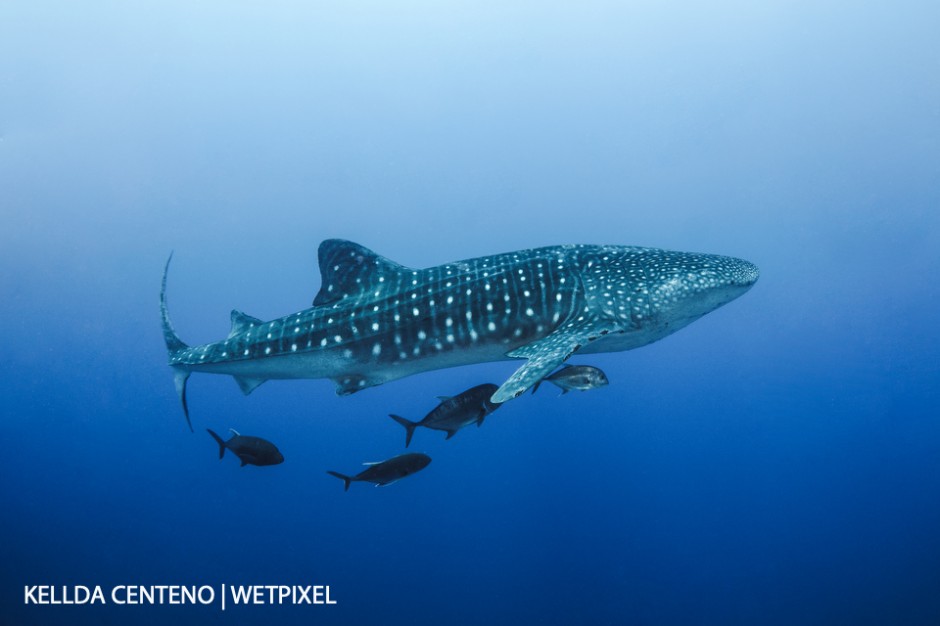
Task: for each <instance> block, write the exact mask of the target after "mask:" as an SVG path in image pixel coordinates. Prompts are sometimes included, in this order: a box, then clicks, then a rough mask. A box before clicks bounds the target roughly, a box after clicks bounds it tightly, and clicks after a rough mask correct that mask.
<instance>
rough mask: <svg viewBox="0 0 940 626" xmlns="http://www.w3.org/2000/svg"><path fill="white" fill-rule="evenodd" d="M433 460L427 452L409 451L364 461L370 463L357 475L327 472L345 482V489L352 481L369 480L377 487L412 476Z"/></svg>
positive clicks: (368, 481) (347, 488) (345, 489)
mask: <svg viewBox="0 0 940 626" xmlns="http://www.w3.org/2000/svg"><path fill="white" fill-rule="evenodd" d="M430 462H431V457H429V456H428V455H426V454H421V453H420V452H409V453H407V454H400V455H398V456H394V457H392V458H390V459H388V460H387V461H379V462H376V463H364V464H363V465H368V466H369V467H367V468H366V469H364V470H362V471H361V472H359V473H358V474H356V475H355V476H347V475H345V474H340V473H339V472H333V471H330V470H327V472H326V473H327V474H329V475H330V476H336V477H337V478H339V479H340V480H342V481H343V483H344V491H349V484H350V483H352V482H359V481H362V482H367V483H375V486H376V487H383V486H385V485H391V484H392V483H394V482H396V481H398V480H401V479H402V478H404V477H405V476H410V475H412V474H414V473H415V472H420V471H421V470H423V469H424V468H425V467H427V466H428V464H429V463H430Z"/></svg>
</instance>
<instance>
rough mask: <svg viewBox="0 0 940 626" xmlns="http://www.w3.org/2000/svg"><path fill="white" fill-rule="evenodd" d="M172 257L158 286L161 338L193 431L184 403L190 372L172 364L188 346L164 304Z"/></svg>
mask: <svg viewBox="0 0 940 626" xmlns="http://www.w3.org/2000/svg"><path fill="white" fill-rule="evenodd" d="M172 259H173V253H172V252H171V253H170V256H169V258H168V259H167V260H166V265H165V266H163V282H162V283H161V286H160V317H161V320H162V322H163V340H164V341H165V342H166V351H167V354H168V356H169V358H170V365H171V367H173V382H174V383H175V384H176V394H177V395H178V396H179V398H180V403H181V404H182V405H183V415H185V416H186V423H187V424H188V425H189V430H190V432H193V423H192V422H191V421H190V419H189V407H188V406H187V405H186V381H187V380H188V379H189V374H190V372H189V371H187V370H185V369H183V368H182V367H180V366H178V365H173V360H174V357H175V356H176V355H177V354H179V353H180V352H182V351H183V350H186V349H187V348H189V346H188V345H186V344H185V343H183V340H182V339H180V338H179V335H177V334H176V331H175V330H173V323H172V322H171V321H170V312H169V310H168V309H167V306H166V275H167V272H169V270H170V261H171V260H172Z"/></svg>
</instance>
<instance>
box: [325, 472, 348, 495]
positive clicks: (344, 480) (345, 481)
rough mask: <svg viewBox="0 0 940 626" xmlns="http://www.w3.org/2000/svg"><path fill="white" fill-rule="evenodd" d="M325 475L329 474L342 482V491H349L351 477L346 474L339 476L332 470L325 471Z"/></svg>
mask: <svg viewBox="0 0 940 626" xmlns="http://www.w3.org/2000/svg"><path fill="white" fill-rule="evenodd" d="M326 473H327V474H329V475H330V476H336V477H337V478H339V479H340V480H342V481H343V483H344V485H343V491H349V484H350V483H351V482H352V478H351V477H349V476H347V475H346V474H340V473H339V472H334V471H332V470H326Z"/></svg>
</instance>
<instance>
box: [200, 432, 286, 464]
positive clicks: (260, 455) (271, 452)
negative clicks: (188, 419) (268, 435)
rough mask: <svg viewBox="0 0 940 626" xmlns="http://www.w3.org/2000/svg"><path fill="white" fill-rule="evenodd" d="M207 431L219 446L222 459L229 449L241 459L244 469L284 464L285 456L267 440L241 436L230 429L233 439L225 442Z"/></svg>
mask: <svg viewBox="0 0 940 626" xmlns="http://www.w3.org/2000/svg"><path fill="white" fill-rule="evenodd" d="M206 430H207V431H208V432H209V434H210V435H212V438H213V439H215V441H216V443H218V444H219V458H220V459H221V458H222V457H223V456H225V450H226V448H227V449H229V450H231V451H232V454H234V455H235V456H237V457H238V458H239V460H240V461H241V462H242V467H244V466H246V465H277V464H279V463H283V462H284V455H282V454H281V451H280V450H278V449H277V446H276V445H274V444H273V443H271V442H270V441H268V440H267V439H262V438H261V437H252V436H251V435H240V434H239V433H238V431H237V430H235V429H234V428H229V430H230V431H231V432H232V438H231V439H229V440H228V441H225V440H223V439H222V438H221V437H219V436H218V435H217V434H216V433H215V432H214V431H212V430H210V429H208V428H207V429H206Z"/></svg>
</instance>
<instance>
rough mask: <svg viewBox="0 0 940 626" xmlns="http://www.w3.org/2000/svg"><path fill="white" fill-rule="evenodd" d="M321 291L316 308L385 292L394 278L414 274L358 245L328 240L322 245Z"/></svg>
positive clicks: (320, 254)
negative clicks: (401, 274)
mask: <svg viewBox="0 0 940 626" xmlns="http://www.w3.org/2000/svg"><path fill="white" fill-rule="evenodd" d="M318 257H319V261H320V278H321V284H320V292H319V293H317V297H316V298H314V299H313V306H323V305H325V304H334V303H336V302H339V301H340V300H343V299H344V298H354V299H355V298H357V297H358V296H360V295H363V294H370V295H371V296H375V292H376V291H379V292H381V291H383V290H384V288H385V286H387V285H388V282H387V281H388V280H389V278H390V277H391V276H396V275H398V274H400V273H402V272H405V271H411V270H410V269H409V268H407V267H405V266H404V265H400V264H398V263H396V262H394V261H391V260H389V259H386V258H385V257H384V256H380V255H378V254H376V253H375V252H373V251H372V250H369V249H368V248H366V247H365V246H360V245H359V244H358V243H353V242H351V241H346V240H344V239H327V240H325V241H324V242H323V243H321V244H320V250H319V254H318Z"/></svg>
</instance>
